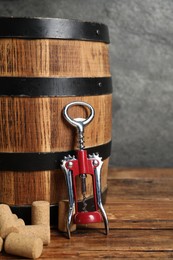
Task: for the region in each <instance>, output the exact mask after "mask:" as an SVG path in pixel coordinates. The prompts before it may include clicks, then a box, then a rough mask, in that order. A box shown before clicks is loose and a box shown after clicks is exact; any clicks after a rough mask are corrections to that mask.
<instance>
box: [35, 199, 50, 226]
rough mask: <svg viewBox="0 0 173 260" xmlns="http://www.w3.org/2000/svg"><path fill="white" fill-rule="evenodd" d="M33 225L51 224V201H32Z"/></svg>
mask: <svg viewBox="0 0 173 260" xmlns="http://www.w3.org/2000/svg"><path fill="white" fill-rule="evenodd" d="M32 225H47V226H49V225H50V203H49V202H48V201H41V200H40V201H34V202H33V203H32Z"/></svg>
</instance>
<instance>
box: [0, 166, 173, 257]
mask: <svg viewBox="0 0 173 260" xmlns="http://www.w3.org/2000/svg"><path fill="white" fill-rule="evenodd" d="M105 209H106V211H107V214H108V218H109V225H110V234H109V236H105V235H104V230H103V229H101V228H99V229H98V228H97V229H96V228H94V227H93V226H92V228H91V227H90V228H89V227H85V228H86V229H84V228H83V229H79V230H78V231H76V232H74V233H73V234H72V238H71V239H70V240H69V239H67V238H66V237H65V236H64V235H63V234H62V233H59V232H57V231H56V230H52V234H51V243H50V245H49V246H47V247H46V246H45V247H44V251H43V254H42V256H41V258H40V259H44V260H46V259H47V260H48V259H49V260H50V259H80V258H82V259H102V258H112V259H116V258H118V259H120V258H125V257H129V258H131V259H132V258H133V259H137V258H138V259H141V258H147V259H150V258H153V257H155V258H159V259H167V258H170V257H173V169H110V170H109V177H108V196H107V201H106V205H105ZM0 259H22V258H17V257H14V256H9V255H8V256H7V255H5V254H3V255H0Z"/></svg>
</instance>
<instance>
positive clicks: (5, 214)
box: [0, 204, 14, 228]
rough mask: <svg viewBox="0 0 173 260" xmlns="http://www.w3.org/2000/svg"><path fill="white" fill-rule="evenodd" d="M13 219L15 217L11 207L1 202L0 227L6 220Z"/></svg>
mask: <svg viewBox="0 0 173 260" xmlns="http://www.w3.org/2000/svg"><path fill="white" fill-rule="evenodd" d="M7 220H8V221H9V222H11V221H13V220H14V217H13V214H12V212H11V209H10V207H9V206H8V205H6V204H0V228H1V227H2V226H3V224H4V222H5V221H7Z"/></svg>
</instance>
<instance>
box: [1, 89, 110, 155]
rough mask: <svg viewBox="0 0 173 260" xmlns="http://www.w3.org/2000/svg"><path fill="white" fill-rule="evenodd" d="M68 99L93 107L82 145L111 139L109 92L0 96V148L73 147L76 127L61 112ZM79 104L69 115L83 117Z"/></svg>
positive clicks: (95, 143) (39, 148)
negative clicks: (80, 95) (61, 95)
mask: <svg viewBox="0 0 173 260" xmlns="http://www.w3.org/2000/svg"><path fill="white" fill-rule="evenodd" d="M72 101H85V102H87V103H89V104H91V105H92V106H93V107H94V109H95V117H94V120H93V121H92V122H91V123H90V125H89V126H87V127H86V128H85V145H86V147H92V146H97V145H101V144H104V143H107V142H109V141H110V140H111V122H112V106H111V103H112V95H111V94H110V95H100V96H87V97H84V96H82V97H54V98H48V97H45V98H41V97H40V98H39V97H38V98H24V97H23V98H19V97H15V98H14V97H0V133H1V134H0V152H50V151H51V152H54V151H55V152H57V151H68V150H73V149H74V147H76V129H75V128H74V127H72V126H70V125H69V123H67V122H66V120H65V119H64V118H63V116H62V110H63V108H64V107H65V105H67V104H68V103H70V102H72ZM88 114H89V111H88V110H86V108H83V107H81V106H78V107H77V106H75V107H72V108H71V109H70V116H71V117H76V116H77V117H87V116H88Z"/></svg>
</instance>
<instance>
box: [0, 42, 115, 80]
mask: <svg viewBox="0 0 173 260" xmlns="http://www.w3.org/2000/svg"><path fill="white" fill-rule="evenodd" d="M0 54H1V55H0V76H13V77H14V76H15V77H104V76H105V77H106V76H107V77H109V76H110V66H109V56H108V45H107V44H105V43H101V42H90V41H75V40H57V39H41V40H39V39H35V40H24V39H0Z"/></svg>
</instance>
